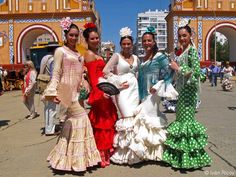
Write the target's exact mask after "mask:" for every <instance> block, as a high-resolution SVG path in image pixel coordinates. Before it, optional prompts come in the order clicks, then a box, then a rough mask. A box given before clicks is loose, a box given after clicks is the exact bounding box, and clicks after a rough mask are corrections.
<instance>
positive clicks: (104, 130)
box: [83, 23, 118, 168]
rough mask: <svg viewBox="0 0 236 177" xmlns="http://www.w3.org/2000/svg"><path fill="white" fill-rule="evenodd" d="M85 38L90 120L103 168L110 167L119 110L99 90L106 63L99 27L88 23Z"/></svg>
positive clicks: (108, 97) (84, 32)
mask: <svg viewBox="0 0 236 177" xmlns="http://www.w3.org/2000/svg"><path fill="white" fill-rule="evenodd" d="M84 27H85V30H84V31H83V36H84V38H85V41H86V42H87V44H88V50H87V51H86V52H85V54H84V58H85V66H86V68H87V73H88V80H89V83H90V85H91V92H90V94H89V98H88V104H89V105H90V106H91V109H90V111H89V118H90V121H91V124H92V127H93V133H94V137H95V140H96V144H97V147H98V150H99V152H100V155H101V159H102V161H101V167H102V168H104V167H106V166H108V165H110V156H111V154H112V153H113V151H114V149H113V139H114V135H115V127H114V126H115V122H116V120H117V117H118V115H117V109H116V106H115V104H114V103H113V101H112V99H111V97H110V96H109V95H108V94H106V93H104V92H103V91H101V90H99V89H98V87H97V84H98V83H99V80H100V78H103V77H104V74H103V72H102V70H103V68H104V67H105V61H104V59H103V58H102V57H101V55H100V54H99V50H98V49H99V44H100V37H99V34H98V30H97V27H96V26H95V24H93V23H86V24H85V25H84Z"/></svg>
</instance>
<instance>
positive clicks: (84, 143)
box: [44, 17, 101, 172]
mask: <svg viewBox="0 0 236 177" xmlns="http://www.w3.org/2000/svg"><path fill="white" fill-rule="evenodd" d="M61 27H62V29H63V31H64V35H65V39H66V40H65V45H64V46H62V47H58V48H57V49H56V51H55V54H54V69H53V75H52V79H51V82H50V83H49V85H48V87H47V88H46V90H45V91H44V97H45V99H52V100H53V101H54V102H55V103H59V102H62V103H63V104H65V106H67V107H68V108H67V111H66V118H65V122H64V124H63V128H62V130H61V134H60V136H59V139H58V141H57V144H56V146H55V147H54V148H53V150H52V151H51V152H50V154H49V155H48V157H47V160H48V161H49V164H50V166H51V167H52V168H53V169H57V170H63V171H76V172H81V171H86V169H87V168H88V167H92V166H95V165H97V164H98V163H99V162H100V161H101V158H100V154H99V151H98V149H97V146H96V143H95V139H94V136H93V130H92V127H91V123H90V121H89V118H88V115H87V113H86V111H85V110H84V108H83V107H81V105H80V104H79V102H78V98H79V91H80V89H81V87H85V88H86V89H87V90H89V85H88V83H86V82H85V81H84V80H83V77H82V76H83V71H84V69H83V66H84V58H83V57H82V56H81V54H80V53H79V52H78V51H77V50H76V43H77V41H78V37H79V28H78V26H77V25H75V24H74V23H73V22H72V20H71V19H70V18H69V17H66V18H63V19H62V21H61ZM62 92H63V93H64V94H62ZM68 95H69V96H68Z"/></svg>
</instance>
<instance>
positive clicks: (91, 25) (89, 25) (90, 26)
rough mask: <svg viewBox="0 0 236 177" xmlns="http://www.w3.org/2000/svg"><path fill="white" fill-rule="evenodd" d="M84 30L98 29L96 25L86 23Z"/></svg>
mask: <svg viewBox="0 0 236 177" xmlns="http://www.w3.org/2000/svg"><path fill="white" fill-rule="evenodd" d="M84 28H85V29H87V28H96V25H95V24H94V23H85V25H84Z"/></svg>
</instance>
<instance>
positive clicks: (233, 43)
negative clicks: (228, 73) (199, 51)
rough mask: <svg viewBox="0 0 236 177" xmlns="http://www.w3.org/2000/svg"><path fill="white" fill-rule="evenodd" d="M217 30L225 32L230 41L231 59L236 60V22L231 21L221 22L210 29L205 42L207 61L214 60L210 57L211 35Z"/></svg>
mask: <svg viewBox="0 0 236 177" xmlns="http://www.w3.org/2000/svg"><path fill="white" fill-rule="evenodd" d="M216 31H217V32H219V33H221V34H223V35H224V36H225V37H226V38H227V40H228V42H229V61H230V62H236V24H234V23H229V22H222V23H219V24H217V25H215V26H214V27H212V28H211V29H210V30H209V31H208V33H207V35H206V43H205V46H206V48H205V50H206V61H210V60H212V58H210V42H211V36H212V35H213V34H214V33H215V32H216Z"/></svg>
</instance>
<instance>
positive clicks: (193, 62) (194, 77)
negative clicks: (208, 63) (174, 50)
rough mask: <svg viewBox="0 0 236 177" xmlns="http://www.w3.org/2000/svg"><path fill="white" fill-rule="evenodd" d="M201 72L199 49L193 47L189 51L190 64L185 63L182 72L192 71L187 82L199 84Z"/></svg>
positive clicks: (184, 73)
mask: <svg viewBox="0 0 236 177" xmlns="http://www.w3.org/2000/svg"><path fill="white" fill-rule="evenodd" d="M200 72H201V70H200V62H199V59H198V53H197V50H196V49H195V48H193V47H191V48H190V49H189V53H188V64H185V65H183V66H182V67H181V74H183V75H186V74H188V73H191V74H190V77H189V79H188V81H187V83H188V84H197V83H198V81H199V77H200Z"/></svg>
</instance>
